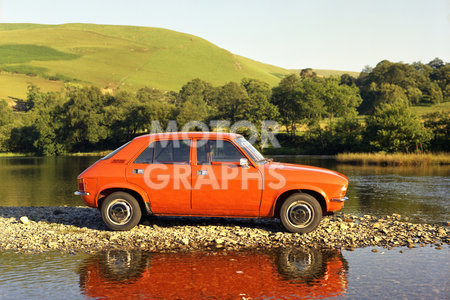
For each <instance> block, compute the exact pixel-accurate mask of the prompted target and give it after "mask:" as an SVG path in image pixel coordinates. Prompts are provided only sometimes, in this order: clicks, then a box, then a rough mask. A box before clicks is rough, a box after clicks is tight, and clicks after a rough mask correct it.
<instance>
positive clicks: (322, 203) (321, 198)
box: [273, 189, 328, 218]
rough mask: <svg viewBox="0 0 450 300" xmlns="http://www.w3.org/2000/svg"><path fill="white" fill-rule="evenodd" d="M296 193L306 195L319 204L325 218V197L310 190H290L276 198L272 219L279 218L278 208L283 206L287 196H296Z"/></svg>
mask: <svg viewBox="0 0 450 300" xmlns="http://www.w3.org/2000/svg"><path fill="white" fill-rule="evenodd" d="M296 193H304V194H308V195H310V196H312V197H314V198H315V199H316V200H317V202H319V204H320V207H321V208H322V215H323V216H325V215H327V214H328V213H327V202H326V200H325V197H324V196H323V195H322V194H321V193H320V192H318V191H315V190H312V189H290V190H287V191H284V192H283V193H281V194H280V195H279V196H278V197H277V200H276V202H275V207H274V213H273V216H274V217H276V218H279V217H280V208H281V206H282V205H283V203H284V201H286V199H287V198H289V196H291V195H293V194H296Z"/></svg>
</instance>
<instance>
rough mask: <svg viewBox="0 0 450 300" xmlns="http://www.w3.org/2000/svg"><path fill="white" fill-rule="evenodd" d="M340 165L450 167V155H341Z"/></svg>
mask: <svg viewBox="0 0 450 300" xmlns="http://www.w3.org/2000/svg"><path fill="white" fill-rule="evenodd" d="M336 159H337V161H338V162H339V163H343V164H354V165H380V166H427V165H450V153H445V152H444V153H340V154H338V155H337V156H336Z"/></svg>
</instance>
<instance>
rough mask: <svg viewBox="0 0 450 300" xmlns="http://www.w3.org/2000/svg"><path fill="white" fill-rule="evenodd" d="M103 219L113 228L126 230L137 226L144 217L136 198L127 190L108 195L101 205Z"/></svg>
mask: <svg viewBox="0 0 450 300" xmlns="http://www.w3.org/2000/svg"><path fill="white" fill-rule="evenodd" d="M101 213H102V219H103V222H104V223H105V225H106V226H107V227H108V228H109V229H111V230H119V231H125V230H130V229H131V228H133V227H135V226H136V225H137V224H138V223H139V221H140V220H141V217H142V211H141V208H140V206H139V203H138V201H137V200H136V198H134V197H133V196H131V195H130V194H128V193H125V192H115V193H112V194H111V195H109V196H108V197H106V199H105V201H104V202H103V204H102V207H101Z"/></svg>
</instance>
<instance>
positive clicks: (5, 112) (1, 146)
mask: <svg viewBox="0 0 450 300" xmlns="http://www.w3.org/2000/svg"><path fill="white" fill-rule="evenodd" d="M13 122H14V116H13V112H12V110H11V109H10V108H9V107H8V103H7V102H6V101H4V100H0V151H8V145H7V142H8V140H9V138H10V136H11V130H12V124H13Z"/></svg>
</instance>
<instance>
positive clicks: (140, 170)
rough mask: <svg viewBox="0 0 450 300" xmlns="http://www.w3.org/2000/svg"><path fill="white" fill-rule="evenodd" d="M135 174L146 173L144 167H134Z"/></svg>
mask: <svg viewBox="0 0 450 300" xmlns="http://www.w3.org/2000/svg"><path fill="white" fill-rule="evenodd" d="M133 174H144V170H143V169H133Z"/></svg>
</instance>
